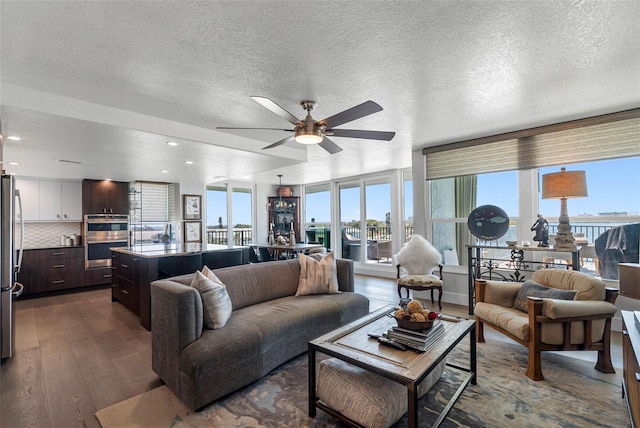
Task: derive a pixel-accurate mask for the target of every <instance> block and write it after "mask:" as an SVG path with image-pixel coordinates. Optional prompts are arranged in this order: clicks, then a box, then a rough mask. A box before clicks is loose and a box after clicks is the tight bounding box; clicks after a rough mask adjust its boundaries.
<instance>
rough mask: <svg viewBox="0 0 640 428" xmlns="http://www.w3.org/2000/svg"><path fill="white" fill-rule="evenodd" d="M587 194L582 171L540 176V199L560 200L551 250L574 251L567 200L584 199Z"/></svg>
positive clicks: (563, 170) (563, 171) (562, 170)
mask: <svg viewBox="0 0 640 428" xmlns="http://www.w3.org/2000/svg"><path fill="white" fill-rule="evenodd" d="M585 196H589V195H588V193H587V178H586V174H585V172H584V171H567V170H566V169H565V168H564V167H563V168H561V169H560V172H554V173H551V174H545V175H543V176H542V199H550V198H557V199H560V217H559V218H558V234H557V235H556V242H555V244H554V245H553V248H554V249H556V250H562V251H576V250H577V248H576V244H575V240H574V238H573V234H572V233H571V225H570V224H569V214H568V212H567V199H569V198H584V197H585Z"/></svg>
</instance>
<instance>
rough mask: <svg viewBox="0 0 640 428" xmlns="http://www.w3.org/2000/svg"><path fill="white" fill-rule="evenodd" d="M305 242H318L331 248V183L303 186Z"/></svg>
mask: <svg viewBox="0 0 640 428" xmlns="http://www.w3.org/2000/svg"><path fill="white" fill-rule="evenodd" d="M304 196H305V199H304V207H305V215H304V222H305V225H304V226H305V235H306V236H305V237H304V239H306V242H309V243H320V244H323V245H324V246H325V247H327V248H331V239H330V230H331V185H330V184H329V183H325V184H317V185H314V186H307V187H305V192H304Z"/></svg>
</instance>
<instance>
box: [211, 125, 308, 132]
mask: <svg viewBox="0 0 640 428" xmlns="http://www.w3.org/2000/svg"><path fill="white" fill-rule="evenodd" d="M216 129H260V130H264V131H286V132H294V131H295V129H282V128H234V127H232V126H216Z"/></svg>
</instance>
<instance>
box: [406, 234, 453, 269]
mask: <svg viewBox="0 0 640 428" xmlns="http://www.w3.org/2000/svg"><path fill="white" fill-rule="evenodd" d="M441 261H442V256H441V255H440V252H439V251H438V250H436V249H435V247H434V246H433V245H431V243H430V242H429V241H427V240H426V239H424V238H423V237H422V236H420V235H413V236H412V237H411V239H410V240H409V242H407V245H405V246H404V247H402V249H401V250H400V252H398V254H397V255H396V263H398V264H399V265H400V266H402V267H403V268H404V269H405V270H406V271H407V273H408V274H410V275H428V274H430V273H432V272H433V270H434V269H435V268H437V267H438V265H439V264H440V262H441Z"/></svg>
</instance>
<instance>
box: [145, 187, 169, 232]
mask: <svg viewBox="0 0 640 428" xmlns="http://www.w3.org/2000/svg"><path fill="white" fill-rule="evenodd" d="M141 190H142V210H141V211H142V221H143V222H149V223H154V222H158V223H162V222H167V221H169V209H168V208H169V199H168V196H169V193H168V185H167V184H166V183H151V182H147V181H143V182H142V183H141Z"/></svg>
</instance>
